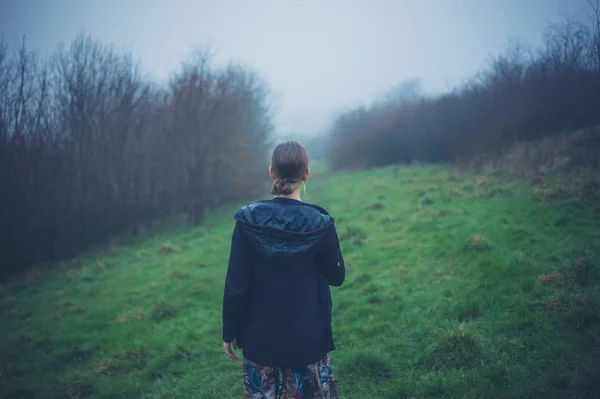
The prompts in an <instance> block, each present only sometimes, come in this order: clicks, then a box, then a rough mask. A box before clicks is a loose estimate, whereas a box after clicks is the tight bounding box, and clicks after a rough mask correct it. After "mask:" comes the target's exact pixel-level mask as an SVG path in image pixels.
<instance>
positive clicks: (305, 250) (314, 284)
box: [223, 142, 346, 399]
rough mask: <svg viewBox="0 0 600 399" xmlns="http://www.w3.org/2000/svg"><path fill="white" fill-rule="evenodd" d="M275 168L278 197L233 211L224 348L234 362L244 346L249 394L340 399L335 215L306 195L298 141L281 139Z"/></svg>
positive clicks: (304, 160) (259, 398)
mask: <svg viewBox="0 0 600 399" xmlns="http://www.w3.org/2000/svg"><path fill="white" fill-rule="evenodd" d="M269 174H270V175H271V179H272V180H273V187H272V190H271V193H272V194H274V195H275V197H274V198H273V199H270V200H265V201H258V202H255V203H253V204H250V205H247V206H245V207H243V208H241V209H240V210H239V211H238V212H237V213H236V214H235V220H236V222H235V227H234V230H233V235H232V242H231V253H230V256H229V267H228V270H227V278H226V281H225V292H224V297H223V348H224V350H225V353H226V354H227V356H229V357H230V358H231V359H233V360H237V356H236V355H235V354H234V353H233V351H232V348H233V349H237V348H240V349H242V351H243V356H244V360H243V370H244V392H245V397H246V398H252V399H288V398H315V399H334V398H338V394H337V389H336V383H335V380H334V379H333V372H332V369H331V366H330V363H329V356H328V353H329V352H330V351H333V350H335V346H334V343H333V336H332V332H331V292H330V290H329V286H330V285H331V286H336V287H337V286H340V285H342V283H343V282H344V278H345V274H346V271H345V266H344V260H343V258H342V254H341V251H340V245H339V240H338V235H337V232H336V229H335V225H334V219H333V218H332V217H331V216H329V214H328V213H327V211H325V210H324V209H323V208H321V207H319V206H316V205H310V204H306V203H304V202H302V200H301V199H300V191H301V189H302V187H303V186H304V185H305V184H306V179H307V178H308V176H309V174H310V169H309V168H308V154H307V152H306V149H305V148H304V147H302V146H301V145H300V144H298V143H296V142H286V143H283V144H279V145H278V146H277V147H276V148H275V150H274V151H273V154H272V156H271V166H269Z"/></svg>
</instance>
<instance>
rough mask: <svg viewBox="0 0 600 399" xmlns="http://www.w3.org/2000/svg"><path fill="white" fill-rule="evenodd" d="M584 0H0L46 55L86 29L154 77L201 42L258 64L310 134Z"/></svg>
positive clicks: (290, 122) (480, 58)
mask: <svg viewBox="0 0 600 399" xmlns="http://www.w3.org/2000/svg"><path fill="white" fill-rule="evenodd" d="M586 11H587V3H586V0H371V1H370V0H345V1H344V0H320V1H319V0H247V1H244V0H235V1H234V0H220V1H219V0H211V1H204V0H202V1H201V0H196V1H193V0H188V1H185V0H170V1H167V0H0V30H2V31H3V32H4V36H5V39H7V40H9V42H11V41H13V42H16V41H17V40H18V38H19V37H20V36H21V35H23V34H24V35H26V38H27V39H26V40H27V43H28V45H30V46H31V47H32V48H36V49H38V50H40V51H41V52H42V53H45V52H51V51H53V50H54V49H55V48H56V45H57V44H58V43H59V42H61V41H65V42H68V41H70V40H72V39H73V38H74V37H75V36H76V34H77V33H78V32H80V31H82V30H86V31H88V32H89V33H91V34H92V35H93V36H94V37H96V38H98V39H100V40H102V41H104V42H109V43H113V44H114V45H116V46H117V47H118V48H121V49H124V50H127V51H130V52H131V53H133V55H134V56H135V57H136V58H138V59H139V60H140V61H141V64H142V66H143V68H144V70H145V71H146V72H148V73H150V74H151V75H152V76H154V77H155V79H157V80H160V79H163V78H166V77H167V76H168V74H169V73H170V72H172V71H174V70H175V69H176V68H177V66H178V64H179V63H180V62H181V61H182V60H183V59H184V57H185V56H186V55H187V54H189V52H190V51H191V50H192V49H193V48H194V47H202V46H204V45H207V44H212V45H213V46H214V48H215V50H216V52H217V61H218V62H221V61H228V60H234V61H240V62H243V63H245V64H248V65H249V66H251V67H253V68H254V69H256V70H258V71H259V72H260V73H261V74H262V76H263V77H264V78H265V79H266V80H267V81H268V82H269V83H270V86H271V89H272V90H273V92H274V93H275V94H277V95H278V97H279V103H280V107H279V108H280V109H279V113H278V118H277V128H278V131H279V132H280V133H281V134H288V133H289V132H299V133H304V132H306V133H313V132H316V131H318V130H321V129H322V128H323V125H324V124H325V123H326V121H327V119H328V117H330V116H331V115H332V113H333V112H334V111H336V110H339V109H341V108H343V107H347V106H354V105H357V104H362V103H368V102H370V101H371V100H372V99H373V97H374V96H377V95H379V94H382V93H383V92H385V91H387V90H388V89H390V88H391V87H392V86H393V85H395V84H397V83H399V82H400V81H403V80H405V79H409V78H421V79H422V82H423V85H424V88H425V89H426V90H427V91H442V90H445V89H446V88H448V87H452V86H455V85H457V84H459V83H460V82H462V81H464V80H465V79H467V78H469V77H471V76H472V75H473V74H474V73H475V72H477V71H478V70H480V69H481V68H482V67H483V66H484V65H485V63H486V61H487V60H488V58H489V56H490V55H492V54H496V53H498V52H499V51H500V50H501V49H502V48H503V47H505V46H506V44H507V43H508V41H509V40H514V39H519V40H523V41H524V42H527V43H530V44H532V45H535V44H537V43H539V42H540V40H541V37H542V32H543V29H544V28H545V27H546V26H547V24H548V22H550V21H557V20H559V19H560V17H561V12H562V13H565V12H568V13H569V15H575V16H579V17H582V18H585V12H586Z"/></svg>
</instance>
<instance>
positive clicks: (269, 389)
mask: <svg viewBox="0 0 600 399" xmlns="http://www.w3.org/2000/svg"><path fill="white" fill-rule="evenodd" d="M243 368H244V398H245V399H339V396H338V393H337V388H336V384H335V380H334V379H333V370H332V369H331V364H330V363H329V356H327V355H326V356H325V357H324V358H323V359H321V360H319V361H318V362H316V363H314V364H311V365H308V366H305V367H297V368H279V367H272V366H261V365H258V364H256V363H253V362H251V361H249V360H247V359H244V361H243Z"/></svg>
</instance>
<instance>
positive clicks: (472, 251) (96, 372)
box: [0, 166, 600, 399]
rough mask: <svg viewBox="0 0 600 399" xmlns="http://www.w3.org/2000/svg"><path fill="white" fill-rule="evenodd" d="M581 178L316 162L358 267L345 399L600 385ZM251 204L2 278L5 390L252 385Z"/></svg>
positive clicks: (156, 393)
mask: <svg viewBox="0 0 600 399" xmlns="http://www.w3.org/2000/svg"><path fill="white" fill-rule="evenodd" d="M563 180H564V178H563ZM563 180H561V179H558V180H553V181H550V180H547V181H544V182H542V183H538V184H537V185H536V186H535V187H534V189H533V190H532V189H531V187H529V185H528V183H526V182H521V181H517V180H510V179H502V178H501V177H494V176H492V175H485V176H473V175H469V174H459V173H458V172H456V171H453V170H450V169H447V168H443V167H430V166H411V167H389V168H384V169H377V170H369V171H357V172H345V173H335V174H328V173H327V172H326V171H322V172H321V173H320V174H319V173H315V176H314V178H313V179H312V180H310V181H309V184H308V187H307V188H308V196H307V197H306V198H305V200H307V201H309V202H315V203H318V204H321V205H322V206H324V207H325V208H327V209H328V210H329V211H330V212H331V213H332V214H333V216H334V217H335V218H336V220H337V226H338V232H339V234H340V238H341V242H342V246H343V251H344V254H345V259H346V263H347V268H348V273H347V280H346V282H345V284H344V286H342V287H341V288H339V289H333V295H334V335H335V340H336V344H337V347H338V350H337V351H335V352H333V353H332V354H331V358H332V363H333V367H334V374H335V376H336V378H337V380H338V386H339V390H340V392H341V394H342V397H343V398H361V399H362V398H384V399H385V398H390V399H391V398H537V397H540V398H542V397H544V398H545V397H552V398H573V397H581V398H584V397H589V398H595V397H598V395H599V394H600V296H599V295H598V292H599V287H600V285H599V281H600V268H599V266H600V265H599V264H598V259H597V258H596V257H595V255H597V254H598V252H599V250H600V207H598V205H597V203H598V201H597V200H596V202H595V203H594V202H591V201H586V200H584V199H582V198H579V197H577V196H575V195H569V194H568V193H571V192H572V190H571V191H569V190H563V189H561V188H560V187H561V186H560V184H561V181H563ZM556 193H558V194H560V195H558V194H556ZM565 193H567V194H565ZM555 194H556V195H555ZM235 209H236V207H230V208H227V209H222V210H220V211H219V212H218V213H215V214H213V215H212V216H211V218H210V219H209V220H207V221H206V223H205V226H204V227H200V228H197V229H194V230H191V231H179V232H173V233H170V234H162V235H158V236H155V237H154V238H148V239H146V240H145V241H143V242H140V243H137V244H135V245H133V244H132V245H130V246H127V247H113V248H110V249H108V250H105V251H101V252H98V253H95V254H87V255H85V256H81V257H79V258H77V259H74V260H72V261H69V262H66V263H64V264H62V265H57V267H56V268H55V269H53V271H51V272H31V273H29V274H28V275H26V276H25V277H24V278H23V279H21V280H20V281H16V282H12V283H10V284H8V285H6V286H0V320H2V322H1V324H0V334H1V336H2V342H1V343H0V345H1V346H0V350H1V354H2V356H1V363H0V397H2V398H6V399H10V398H12V399H16V398H35V397H39V398H49V399H58V398H88V397H89V398H115V399H116V398H238V397H241V393H242V380H241V368H240V362H233V361H231V360H229V359H227V358H226V357H225V355H224V354H223V353H222V348H221V324H220V321H221V313H220V311H221V296H222V291H223V282H224V276H225V271H226V265H227V258H228V255H229V245H230V236H231V230H232V227H233V219H232V214H233V212H234V211H235Z"/></svg>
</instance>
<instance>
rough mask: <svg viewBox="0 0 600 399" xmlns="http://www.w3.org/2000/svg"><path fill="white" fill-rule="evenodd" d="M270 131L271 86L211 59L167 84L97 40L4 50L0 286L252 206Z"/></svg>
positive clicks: (202, 58)
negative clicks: (142, 236)
mask: <svg viewBox="0 0 600 399" xmlns="http://www.w3.org/2000/svg"><path fill="white" fill-rule="evenodd" d="M271 130H272V120H271V113H270V104H269V93H268V90H267V87H266V85H265V83H264V82H263V81H262V80H261V79H260V78H259V77H258V76H257V74H256V73H254V72H253V71H252V70H250V69H248V68H247V67H244V66H240V65H234V64H231V65H228V66H225V67H219V68H217V67H214V66H213V65H212V64H211V57H210V54H209V53H208V52H195V53H193V54H192V56H190V57H189V59H187V60H186V61H185V62H183V63H182V64H181V66H180V68H179V69H178V71H176V72H175V73H174V74H173V75H172V76H171V77H170V79H169V82H168V84H164V85H159V84H157V83H154V82H152V81H150V80H149V79H147V78H145V75H144V74H143V73H142V70H141V68H140V67H139V65H138V64H137V63H136V62H135V61H134V59H133V57H132V56H131V55H129V54H123V53H119V52H117V51H115V50H114V48H112V47H111V46H108V45H105V44H102V43H101V42H98V41H96V40H94V39H92V38H91V37H90V36H89V35H85V34H82V35H79V36H78V37H77V38H76V39H75V40H74V41H73V42H72V43H71V44H70V46H67V47H61V48H59V49H58V50H57V51H56V53H55V54H53V56H52V57H50V58H49V59H45V60H42V59H40V57H39V56H38V55H37V54H36V53H35V52H32V51H29V50H28V49H27V48H26V46H25V45H24V44H22V45H19V46H17V48H10V47H9V46H8V45H7V44H6V43H5V42H4V41H2V42H0V226H1V230H0V265H1V266H0V276H2V275H4V276H6V275H7V274H9V273H11V272H15V271H18V270H19V269H20V268H22V267H23V266H26V265H32V264H34V263H37V262H47V261H53V260H57V259H61V258H64V257H66V256H71V255H74V254H76V253H78V252H80V251H83V250H86V249H88V248H90V247H91V246H93V245H97V244H100V243H103V242H106V240H108V239H109V238H113V237H118V236H125V235H130V234H137V233H138V232H139V231H140V230H141V229H145V228H148V227H151V226H152V225H153V224H155V223H160V222H165V221H166V220H168V219H169V218H170V217H171V216H173V215H187V217H188V220H189V222H190V223H191V224H198V223H200V222H201V221H202V219H203V217H204V215H205V214H206V212H207V211H208V210H210V209H211V208H213V207H215V206H217V205H218V204H219V203H221V202H223V201H232V200H235V199H238V198H242V197H247V196H248V195H253V194H254V193H253V190H255V189H256V181H257V177H258V176H259V174H258V173H259V171H260V173H263V172H264V170H263V169H264V165H263V164H264V160H265V159H266V150H267V149H266V148H265V146H266V144H265V143H266V139H267V137H268V136H269V135H270V134H271ZM263 174H264V173H263Z"/></svg>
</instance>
